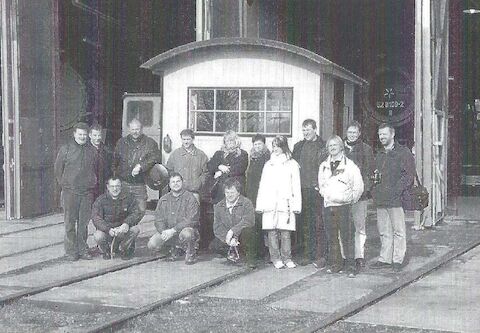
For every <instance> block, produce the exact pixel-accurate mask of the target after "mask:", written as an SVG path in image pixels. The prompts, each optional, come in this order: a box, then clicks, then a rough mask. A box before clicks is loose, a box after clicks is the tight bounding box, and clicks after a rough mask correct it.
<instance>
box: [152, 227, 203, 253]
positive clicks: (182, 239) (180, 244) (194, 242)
mask: <svg viewBox="0 0 480 333" xmlns="http://www.w3.org/2000/svg"><path fill="white" fill-rule="evenodd" d="M199 240H200V235H199V233H198V230H197V229H196V228H190V227H187V228H183V229H182V231H180V233H176V234H175V235H173V236H172V237H171V238H170V239H168V240H166V241H164V240H163V239H162V237H161V233H159V232H157V233H155V234H154V235H153V236H152V237H150V240H149V241H148V244H147V247H148V249H149V250H150V251H159V250H161V249H162V248H163V247H165V246H169V247H171V248H173V247H176V248H180V249H182V250H184V251H185V252H187V253H188V254H194V253H195V252H196V250H197V249H198V241H199Z"/></svg>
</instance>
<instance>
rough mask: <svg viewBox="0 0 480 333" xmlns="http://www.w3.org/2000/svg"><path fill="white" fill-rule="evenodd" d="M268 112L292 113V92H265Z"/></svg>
mask: <svg viewBox="0 0 480 333" xmlns="http://www.w3.org/2000/svg"><path fill="white" fill-rule="evenodd" d="M267 110H268V111H292V91H291V90H290V89H288V90H267Z"/></svg>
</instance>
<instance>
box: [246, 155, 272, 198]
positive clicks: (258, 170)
mask: <svg viewBox="0 0 480 333" xmlns="http://www.w3.org/2000/svg"><path fill="white" fill-rule="evenodd" d="M269 159H270V151H269V150H268V149H265V151H264V152H263V153H262V154H260V155H258V156H255V157H252V156H250V163H249V164H248V169H247V184H246V186H245V193H246V196H247V198H249V199H250V201H252V203H253V205H255V203H256V202H257V195H258V187H259V186H260V179H261V178H262V171H263V166H264V165H265V163H267V161H268V160H269Z"/></svg>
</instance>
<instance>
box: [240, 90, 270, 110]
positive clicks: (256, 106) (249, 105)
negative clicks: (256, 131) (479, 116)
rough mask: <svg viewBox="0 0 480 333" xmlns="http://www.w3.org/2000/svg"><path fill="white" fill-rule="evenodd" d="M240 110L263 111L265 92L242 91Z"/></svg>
mask: <svg viewBox="0 0 480 333" xmlns="http://www.w3.org/2000/svg"><path fill="white" fill-rule="evenodd" d="M242 110H248V111H263V110H265V90H263V89H262V90H259V89H257V90H242Z"/></svg>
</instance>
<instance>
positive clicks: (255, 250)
mask: <svg viewBox="0 0 480 333" xmlns="http://www.w3.org/2000/svg"><path fill="white" fill-rule="evenodd" d="M251 232H252V235H251V237H249V238H248V241H249V242H250V243H251V244H247V247H248V248H249V249H250V250H251V254H252V257H253V258H255V259H261V258H263V256H264V255H265V254H266V249H267V248H266V244H265V242H266V233H264V231H263V230H262V214H257V213H255V227H254V228H252V229H251Z"/></svg>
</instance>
